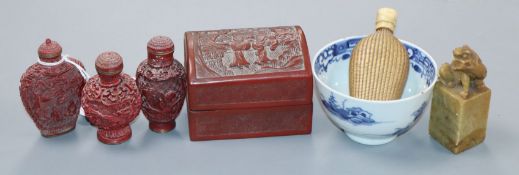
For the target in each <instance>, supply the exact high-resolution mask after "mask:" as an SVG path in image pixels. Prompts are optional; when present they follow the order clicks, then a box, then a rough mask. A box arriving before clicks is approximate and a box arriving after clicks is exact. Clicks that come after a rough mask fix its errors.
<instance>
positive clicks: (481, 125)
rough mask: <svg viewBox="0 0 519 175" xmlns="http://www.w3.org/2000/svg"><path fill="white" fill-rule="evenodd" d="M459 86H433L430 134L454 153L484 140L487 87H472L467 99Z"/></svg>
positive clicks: (486, 117) (487, 100) (487, 104)
mask: <svg viewBox="0 0 519 175" xmlns="http://www.w3.org/2000/svg"><path fill="white" fill-rule="evenodd" d="M461 90H462V89H460V88H448V87H446V86H445V85H443V84H442V83H440V82H437V83H436V85H435V86H434V91H433V99H432V104H431V118H430V121H429V134H430V135H431V136H432V137H433V138H434V139H435V140H436V141H438V142H439V143H440V144H442V145H443V146H444V147H446V148H447V149H449V150H450V151H451V152H453V153H454V154H458V153H460V152H463V151H465V150H467V149H469V148H472V147H474V146H476V145H478V144H480V143H481V142H483V140H484V139H485V133H486V129H487V119H488V110H489V104H490V94H491V92H490V89H488V88H483V89H480V90H477V91H476V90H473V91H471V92H470V96H468V97H467V98H466V99H464V98H462V97H461V96H460V95H459V93H460V91H461Z"/></svg>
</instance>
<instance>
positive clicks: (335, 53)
mask: <svg viewBox="0 0 519 175" xmlns="http://www.w3.org/2000/svg"><path fill="white" fill-rule="evenodd" d="M361 39H362V38H354V39H350V40H344V41H340V42H338V43H335V44H333V45H331V46H330V47H328V48H326V49H324V50H323V51H322V52H321V53H320V54H319V55H318V56H317V59H316V60H315V64H314V69H315V72H316V74H317V75H321V73H323V72H327V71H328V66H329V65H330V64H332V63H336V62H339V61H341V60H347V59H349V58H350V56H351V51H352V50H353V48H354V47H355V46H356V45H357V43H358V42H359V41H360V40H361ZM402 44H404V46H405V47H406V49H407V53H408V55H409V60H410V64H411V66H412V70H414V71H415V72H417V73H420V75H421V77H422V78H423V79H424V80H425V81H426V83H427V85H428V86H430V85H431V83H432V82H433V81H434V75H435V74H436V70H435V69H434V66H433V63H432V62H431V59H429V58H428V57H427V56H426V55H425V54H423V53H422V52H420V50H418V49H417V48H414V47H412V46H410V45H408V44H405V43H402Z"/></svg>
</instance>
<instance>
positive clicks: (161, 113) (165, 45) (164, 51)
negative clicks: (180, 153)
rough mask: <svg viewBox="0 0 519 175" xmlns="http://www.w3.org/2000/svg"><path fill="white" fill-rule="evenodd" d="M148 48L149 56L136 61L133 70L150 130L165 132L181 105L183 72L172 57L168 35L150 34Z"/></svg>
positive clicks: (184, 84)
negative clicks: (138, 62)
mask: <svg viewBox="0 0 519 175" xmlns="http://www.w3.org/2000/svg"><path fill="white" fill-rule="evenodd" d="M147 49H148V58H147V59H146V60H144V61H143V62H141V63H140V64H139V67H138V68H137V73H136V81H137V86H138V87H139V90H140V93H141V94H142V112H143V113H144V115H145V116H146V118H147V119H148V120H149V121H150V123H149V128H150V129H151V130H152V131H154V132H158V133H165V132H169V131H171V130H173V129H174V128H175V125H176V124H175V119H176V118H177V116H178V114H179V113H180V110H181V109H182V105H183V104H184V99H185V97H186V88H187V84H186V71H185V68H184V66H182V64H181V63H180V62H178V61H177V60H175V59H174V58H173V52H174V44H173V41H171V39H170V38H169V37H166V36H156V37H153V38H152V39H151V40H150V41H149V42H148V46H147Z"/></svg>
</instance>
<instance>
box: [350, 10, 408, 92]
mask: <svg viewBox="0 0 519 175" xmlns="http://www.w3.org/2000/svg"><path fill="white" fill-rule="evenodd" d="M384 10H387V9H384ZM384 10H383V9H381V10H379V13H378V16H377V30H376V32H375V33H373V34H371V35H369V36H367V37H366V38H363V39H362V40H361V41H360V42H359V43H358V44H357V46H355V48H353V51H352V55H351V60H350V65H349V91H350V95H351V96H353V97H357V98H361V99H366V100H380V101H385V100H395V99H399V98H400V97H401V96H402V92H403V89H404V86H405V83H406V80H407V76H408V74H409V57H408V55H407V51H406V49H405V47H404V46H403V44H402V43H401V42H400V41H399V40H398V39H397V38H396V37H395V36H394V35H393V31H394V24H395V23H396V12H395V11H394V10H393V11H390V12H391V13H389V14H388V13H387V11H384ZM390 10H392V9H390Z"/></svg>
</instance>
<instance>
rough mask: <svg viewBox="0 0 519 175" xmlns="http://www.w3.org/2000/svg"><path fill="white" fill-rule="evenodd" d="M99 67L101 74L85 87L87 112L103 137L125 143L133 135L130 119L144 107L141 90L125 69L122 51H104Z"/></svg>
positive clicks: (83, 99) (84, 95)
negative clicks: (123, 71) (124, 71)
mask: <svg viewBox="0 0 519 175" xmlns="http://www.w3.org/2000/svg"><path fill="white" fill-rule="evenodd" d="M95 67H96V70H97V75H95V76H93V77H92V78H90V79H89V80H88V82H87V83H86V85H85V88H83V97H82V99H81V102H82V105H83V109H84V110H85V115H86V117H87V119H88V120H89V121H90V122H91V124H92V125H94V126H96V127H97V128H98V130H97V138H98V139H99V141H101V142H102V143H105V144H120V143H123V142H125V141H127V140H128V139H130V137H131V136H132V131H131V128H130V123H131V122H132V121H133V120H134V119H135V118H136V117H137V116H138V115H139V112H140V110H141V94H140V93H139V90H138V89H137V85H136V84H135V80H134V79H133V78H131V77H130V76H129V75H128V74H125V73H122V70H123V59H122V57H121V56H120V55H119V54H118V53H116V52H104V53H101V54H100V55H99V56H98V57H97V59H96V62H95Z"/></svg>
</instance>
